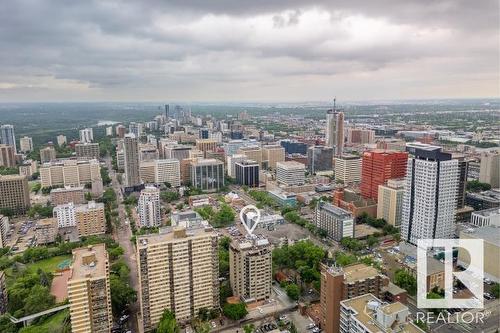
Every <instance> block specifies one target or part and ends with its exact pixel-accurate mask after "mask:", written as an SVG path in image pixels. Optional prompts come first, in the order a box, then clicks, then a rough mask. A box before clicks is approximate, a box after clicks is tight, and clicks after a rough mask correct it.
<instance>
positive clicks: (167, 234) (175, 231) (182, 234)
mask: <svg viewBox="0 0 500 333" xmlns="http://www.w3.org/2000/svg"><path fill="white" fill-rule="evenodd" d="M204 235H210V236H215V233H214V232H213V228H211V227H208V228H204V227H200V228H190V229H186V228H184V227H167V228H162V229H161V232H160V233H157V234H149V235H142V236H138V237H137V248H138V249H141V248H145V247H147V246H148V245H151V244H160V243H165V242H172V241H175V240H176V239H184V238H187V237H198V236H204Z"/></svg>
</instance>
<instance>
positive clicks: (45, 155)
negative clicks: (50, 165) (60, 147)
mask: <svg viewBox="0 0 500 333" xmlns="http://www.w3.org/2000/svg"><path fill="white" fill-rule="evenodd" d="M56 158H57V156H56V149H55V148H54V147H52V146H48V147H45V148H42V149H40V162H42V163H47V162H50V161H54V160H55V159H56Z"/></svg>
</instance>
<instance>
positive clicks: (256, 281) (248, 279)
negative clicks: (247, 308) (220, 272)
mask: <svg viewBox="0 0 500 333" xmlns="http://www.w3.org/2000/svg"><path fill="white" fill-rule="evenodd" d="M272 265H273V262H272V250H271V245H270V243H269V241H268V240H267V239H260V238H259V239H253V240H234V241H233V242H232V243H231V245H230V246H229V281H230V283H231V288H232V289H233V295H234V296H238V297H239V298H240V299H242V300H243V301H261V300H264V299H267V298H269V297H270V296H271V283H272Z"/></svg>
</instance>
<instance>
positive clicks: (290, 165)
mask: <svg viewBox="0 0 500 333" xmlns="http://www.w3.org/2000/svg"><path fill="white" fill-rule="evenodd" d="M305 174H306V166H305V165H304V164H302V163H299V162H295V161H286V162H277V163H276V181H277V182H278V183H279V184H283V185H285V186H294V185H304V183H305V181H306V177H305Z"/></svg>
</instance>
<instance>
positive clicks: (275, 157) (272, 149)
mask: <svg viewBox="0 0 500 333" xmlns="http://www.w3.org/2000/svg"><path fill="white" fill-rule="evenodd" d="M262 161H263V163H264V164H265V165H267V168H268V169H272V170H275V169H276V163H278V162H283V161H285V148H283V147H281V146H280V145H267V146H263V147H262Z"/></svg>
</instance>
